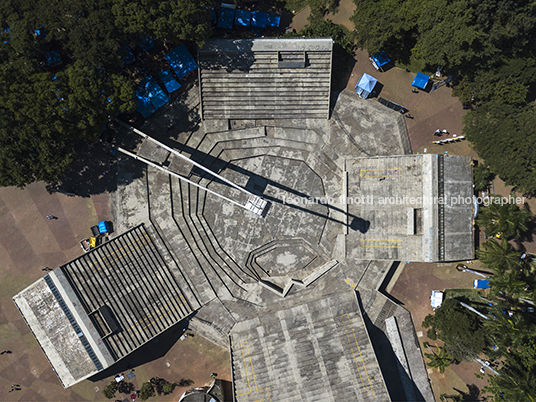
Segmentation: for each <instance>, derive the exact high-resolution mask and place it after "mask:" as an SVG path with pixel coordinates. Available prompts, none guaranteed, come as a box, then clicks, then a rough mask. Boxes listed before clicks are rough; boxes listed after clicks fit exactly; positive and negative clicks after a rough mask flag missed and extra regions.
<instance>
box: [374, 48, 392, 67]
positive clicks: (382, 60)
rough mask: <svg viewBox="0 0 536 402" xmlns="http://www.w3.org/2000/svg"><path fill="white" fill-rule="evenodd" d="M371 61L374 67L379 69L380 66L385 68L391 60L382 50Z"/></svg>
mask: <svg viewBox="0 0 536 402" xmlns="http://www.w3.org/2000/svg"><path fill="white" fill-rule="evenodd" d="M372 60H374V63H376V66H378V68H380V67H381V66H385V65H386V64H387V63H389V62H390V61H391V59H389V57H387V53H385V50H382V51H381V52H380V53H376V54H375V55H374V56H372Z"/></svg>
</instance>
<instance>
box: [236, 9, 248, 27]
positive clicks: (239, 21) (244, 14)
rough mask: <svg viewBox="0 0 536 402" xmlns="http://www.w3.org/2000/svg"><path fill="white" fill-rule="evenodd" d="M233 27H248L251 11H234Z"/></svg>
mask: <svg viewBox="0 0 536 402" xmlns="http://www.w3.org/2000/svg"><path fill="white" fill-rule="evenodd" d="M234 23H235V25H239V26H241V27H249V25H250V24H251V11H249V10H240V9H238V10H236V14H235V21H234Z"/></svg>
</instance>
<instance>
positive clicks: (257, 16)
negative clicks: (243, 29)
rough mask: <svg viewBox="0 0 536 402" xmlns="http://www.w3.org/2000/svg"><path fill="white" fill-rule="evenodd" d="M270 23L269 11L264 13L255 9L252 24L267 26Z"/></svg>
mask: <svg viewBox="0 0 536 402" xmlns="http://www.w3.org/2000/svg"><path fill="white" fill-rule="evenodd" d="M267 23H268V13H263V12H261V11H253V12H252V13H251V26H252V27H258V28H266V24H267Z"/></svg>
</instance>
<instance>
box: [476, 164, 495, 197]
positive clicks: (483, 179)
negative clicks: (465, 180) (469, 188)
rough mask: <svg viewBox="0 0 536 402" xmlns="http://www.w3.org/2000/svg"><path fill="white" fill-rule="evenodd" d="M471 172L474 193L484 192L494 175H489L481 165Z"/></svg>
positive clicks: (487, 169)
mask: <svg viewBox="0 0 536 402" xmlns="http://www.w3.org/2000/svg"><path fill="white" fill-rule="evenodd" d="M473 171H474V173H473V177H474V178H473V183H474V184H475V191H484V190H486V189H487V188H488V186H489V183H490V182H491V181H492V180H493V178H494V177H495V175H494V174H493V173H491V171H490V170H489V168H488V167H486V166H484V165H482V164H481V163H479V164H478V165H476V166H475V168H474V169H473Z"/></svg>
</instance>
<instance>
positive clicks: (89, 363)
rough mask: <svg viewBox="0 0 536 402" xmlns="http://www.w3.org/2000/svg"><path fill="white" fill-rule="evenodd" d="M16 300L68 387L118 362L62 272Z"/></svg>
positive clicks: (48, 278) (47, 277) (43, 280)
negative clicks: (115, 361)
mask: <svg viewBox="0 0 536 402" xmlns="http://www.w3.org/2000/svg"><path fill="white" fill-rule="evenodd" d="M13 301H14V302H15V304H16V305H17V307H18V309H19V311H20V312H21V314H22V315H23V316H24V318H25V320H26V322H27V323H28V326H29V327H30V329H31V330H32V333H33V334H34V336H35V338H36V340H37V342H38V343H39V345H40V346H41V349H42V350H43V351H44V352H45V355H46V356H47V358H48V360H49V361H50V364H51V365H52V367H53V368H54V371H55V372H56V374H57V376H58V378H59V380H60V381H61V383H62V385H63V386H64V387H65V388H67V387H70V386H71V385H73V384H76V383H77V382H79V381H81V380H83V379H85V378H87V377H90V376H91V375H93V374H95V373H97V372H98V371H100V370H102V369H104V368H106V367H108V366H109V365H111V364H112V363H113V362H114V359H113V358H112V356H111V355H110V353H109V351H108V350H107V348H106V346H105V345H104V343H103V341H102V338H101V337H100V336H99V334H98V332H97V330H96V329H95V327H94V325H93V323H92V322H91V320H90V319H89V317H88V316H87V314H86V313H85V312H84V310H83V307H82V303H81V302H80V300H79V299H78V297H77V296H76V295H75V292H74V290H73V289H72V288H71V287H70V285H69V284H68V283H67V280H66V278H65V277H64V276H63V274H62V273H61V271H59V270H56V271H53V272H50V273H49V274H47V275H46V276H45V277H43V278H41V279H39V280H38V281H36V282H34V283H33V284H32V285H30V286H29V287H28V288H26V289H24V290H23V291H22V292H20V293H18V294H17V295H15V296H14V297H13Z"/></svg>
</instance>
